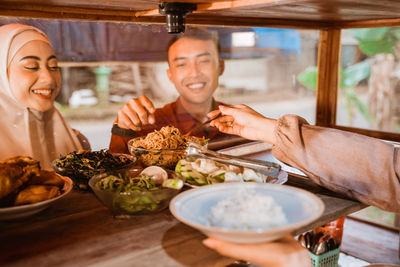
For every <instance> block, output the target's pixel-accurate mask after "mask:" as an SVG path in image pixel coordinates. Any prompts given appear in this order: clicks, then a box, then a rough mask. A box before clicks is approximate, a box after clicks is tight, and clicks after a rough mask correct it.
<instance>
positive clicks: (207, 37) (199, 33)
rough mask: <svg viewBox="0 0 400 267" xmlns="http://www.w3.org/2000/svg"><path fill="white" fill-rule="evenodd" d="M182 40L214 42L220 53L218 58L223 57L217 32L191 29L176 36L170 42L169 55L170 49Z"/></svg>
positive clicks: (168, 46)
mask: <svg viewBox="0 0 400 267" xmlns="http://www.w3.org/2000/svg"><path fill="white" fill-rule="evenodd" d="M182 38H190V39H195V40H203V41H213V43H214V44H215V46H216V48H217V51H218V57H220V55H221V45H220V44H219V42H218V33H217V32H216V31H209V30H207V29H204V28H190V29H188V30H186V32H185V33H181V34H176V35H174V37H172V38H171V39H170V40H169V42H168V45H167V53H168V52H169V49H170V47H171V46H172V45H173V44H174V43H176V42H177V41H178V40H180V39H182Z"/></svg>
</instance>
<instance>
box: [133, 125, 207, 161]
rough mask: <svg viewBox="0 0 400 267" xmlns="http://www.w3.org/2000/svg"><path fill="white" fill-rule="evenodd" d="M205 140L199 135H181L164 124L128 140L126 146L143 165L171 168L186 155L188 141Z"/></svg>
mask: <svg viewBox="0 0 400 267" xmlns="http://www.w3.org/2000/svg"><path fill="white" fill-rule="evenodd" d="M207 141H208V140H207V139H204V138H200V137H195V136H185V135H182V134H181V132H180V131H179V129H178V128H175V127H174V126H165V127H162V128H161V129H160V130H159V131H154V132H151V133H149V134H147V136H144V137H137V138H134V139H131V140H129V142H128V148H129V152H130V153H131V154H132V155H134V156H135V157H137V159H138V162H139V163H141V164H142V165H143V166H144V167H148V166H153V165H155V166H160V167H165V168H170V169H171V168H172V169H173V168H174V167H175V165H176V163H177V162H178V161H179V160H180V159H183V158H184V157H185V156H186V148H187V147H188V144H189V142H195V143H198V144H200V145H206V144H207Z"/></svg>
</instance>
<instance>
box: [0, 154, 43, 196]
mask: <svg viewBox="0 0 400 267" xmlns="http://www.w3.org/2000/svg"><path fill="white" fill-rule="evenodd" d="M39 170H40V165H39V161H37V160H34V159H32V158H30V157H21V156H18V157H13V158H10V159H7V160H4V161H0V199H2V198H4V197H7V196H8V195H10V194H12V193H13V192H15V191H16V190H18V188H20V187H21V186H23V185H24V184H25V183H27V182H28V181H29V179H30V178H31V177H33V176H35V175H39Z"/></svg>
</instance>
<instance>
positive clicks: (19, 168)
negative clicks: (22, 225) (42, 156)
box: [0, 156, 72, 220]
mask: <svg viewBox="0 0 400 267" xmlns="http://www.w3.org/2000/svg"><path fill="white" fill-rule="evenodd" d="M0 176H1V180H0V181H1V182H0V220H13V219H20V218H24V217H28V216H31V215H33V214H36V213H38V212H40V211H42V210H44V209H45V208H47V207H48V206H49V205H50V204H52V203H53V202H55V201H57V200H58V199H60V198H62V197H64V196H66V195H67V194H68V193H69V192H70V191H71V190H72V180H71V179H70V178H68V177H64V176H61V175H59V174H57V173H56V172H54V171H47V170H40V165H39V161H37V160H34V159H32V158H30V157H25V156H19V157H14V158H10V159H7V160H4V161H1V162H0Z"/></svg>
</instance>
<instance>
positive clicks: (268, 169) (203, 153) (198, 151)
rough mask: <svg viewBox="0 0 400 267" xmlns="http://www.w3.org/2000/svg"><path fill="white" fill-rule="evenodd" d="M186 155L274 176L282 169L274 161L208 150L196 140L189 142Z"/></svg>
mask: <svg viewBox="0 0 400 267" xmlns="http://www.w3.org/2000/svg"><path fill="white" fill-rule="evenodd" d="M186 156H188V157H202V158H208V159H212V160H215V161H218V162H222V163H226V164H232V165H238V166H242V167H246V168H250V169H253V170H255V171H257V172H260V173H262V174H264V175H268V176H270V177H273V178H277V177H278V175H279V172H280V170H281V166H280V165H279V164H277V163H274V162H269V161H263V160H256V159H243V158H240V157H235V156H230V155H226V154H222V153H218V152H215V151H212V150H208V149H207V148H205V147H204V146H201V145H200V144H198V143H195V142H189V144H188V147H187V148H186Z"/></svg>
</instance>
